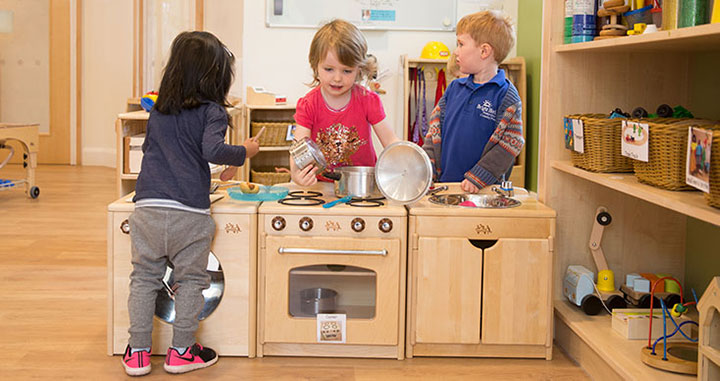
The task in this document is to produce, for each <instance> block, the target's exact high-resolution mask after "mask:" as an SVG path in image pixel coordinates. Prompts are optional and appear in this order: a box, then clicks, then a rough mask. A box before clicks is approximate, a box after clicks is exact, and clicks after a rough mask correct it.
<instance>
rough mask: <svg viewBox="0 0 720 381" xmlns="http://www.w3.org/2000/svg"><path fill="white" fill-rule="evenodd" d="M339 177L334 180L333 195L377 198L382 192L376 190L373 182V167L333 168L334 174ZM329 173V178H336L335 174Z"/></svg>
mask: <svg viewBox="0 0 720 381" xmlns="http://www.w3.org/2000/svg"><path fill="white" fill-rule="evenodd" d="M337 174H339V175H340V177H339V179H338V180H336V181H335V196H337V197H345V196H353V197H357V198H378V197H382V194H381V193H380V192H379V191H378V188H377V184H376V183H375V168H374V167H339V168H335V174H334V175H337ZM334 175H330V177H329V178H333V179H336V178H337V176H334Z"/></svg>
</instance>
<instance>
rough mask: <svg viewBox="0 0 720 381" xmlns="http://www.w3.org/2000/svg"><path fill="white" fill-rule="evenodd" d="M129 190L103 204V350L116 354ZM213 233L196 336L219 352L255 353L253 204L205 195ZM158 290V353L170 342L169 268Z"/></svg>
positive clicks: (126, 262) (125, 278)
mask: <svg viewBox="0 0 720 381" xmlns="http://www.w3.org/2000/svg"><path fill="white" fill-rule="evenodd" d="M132 196H133V194H130V195H127V196H124V197H122V198H120V199H119V200H117V201H115V202H113V203H112V204H110V205H109V206H108V325H107V335H108V339H107V344H108V349H107V351H108V354H109V355H112V354H122V353H123V352H124V351H125V346H126V345H127V341H128V337H129V336H128V332H127V330H128V327H129V317H128V307H127V304H128V293H129V285H130V272H131V271H132V264H131V261H130V259H131V254H130V224H129V221H128V218H129V217H130V214H131V213H132V211H133V210H134V205H135V204H133V203H132ZM211 201H213V203H212V205H211V213H212V215H213V218H214V219H215V224H216V232H215V238H214V240H213V245H212V248H211V249H210V250H211V257H210V260H209V263H208V273H210V275H211V278H212V281H211V286H210V288H209V289H207V290H205V291H204V292H203V296H204V297H205V307H204V308H203V311H202V312H201V314H200V318H201V319H203V320H202V322H201V324H200V328H199V330H198V331H197V337H198V340H199V341H200V342H201V343H203V344H205V345H207V346H209V347H211V348H213V349H215V350H216V351H217V353H218V354H220V355H223V356H248V357H255V337H256V335H255V326H256V325H255V308H256V300H255V297H256V291H255V287H256V279H255V276H256V272H255V267H256V253H257V250H256V239H257V234H256V227H257V207H258V204H259V203H258V202H239V201H233V200H231V199H230V198H229V197H227V195H225V194H224V193H221V194H213V195H211ZM163 285H164V288H163V289H161V290H160V291H159V292H158V300H157V306H156V310H155V317H156V318H155V319H154V326H153V348H152V353H157V354H163V353H165V351H166V350H167V348H168V346H169V345H170V343H171V340H172V325H171V324H170V322H171V321H172V319H173V318H174V309H173V305H174V304H173V302H172V300H173V299H172V295H173V291H172V290H173V278H172V269H171V267H170V266H168V271H167V272H166V274H165V277H164V279H163Z"/></svg>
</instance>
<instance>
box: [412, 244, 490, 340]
mask: <svg viewBox="0 0 720 381" xmlns="http://www.w3.org/2000/svg"><path fill="white" fill-rule="evenodd" d="M482 264H483V263H482V250H481V249H479V248H477V247H475V246H473V245H472V244H471V243H470V242H469V241H468V240H467V239H464V238H436V237H423V238H420V240H419V243H418V251H417V295H418V296H420V297H418V299H417V303H416V307H415V316H417V319H416V321H417V322H416V326H415V337H416V341H417V342H418V343H459V344H478V343H479V342H480V298H481V293H480V292H481V288H482Z"/></svg>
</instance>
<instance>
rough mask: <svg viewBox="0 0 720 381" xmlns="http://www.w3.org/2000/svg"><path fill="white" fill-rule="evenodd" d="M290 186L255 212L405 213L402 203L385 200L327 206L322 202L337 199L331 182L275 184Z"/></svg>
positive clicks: (323, 213)
mask: <svg viewBox="0 0 720 381" xmlns="http://www.w3.org/2000/svg"><path fill="white" fill-rule="evenodd" d="M278 185H280V186H285V187H288V188H289V189H290V193H289V194H288V197H286V198H285V199H284V200H281V201H282V202H280V201H271V202H263V203H262V205H261V206H260V208H259V209H258V213H265V214H303V215H356V216H406V215H407V209H406V208H405V206H404V205H402V204H399V203H396V202H393V201H390V200H387V199H372V200H367V199H366V200H354V201H353V202H352V203H353V204H354V206H353V205H347V204H342V203H338V204H336V205H334V206H333V207H330V208H323V204H325V203H329V202H331V201H334V200H337V199H338V197H335V191H334V187H333V184H332V183H326V182H318V183H317V184H315V185H313V186H311V187H300V186H298V185H296V184H293V183H287V184H278Z"/></svg>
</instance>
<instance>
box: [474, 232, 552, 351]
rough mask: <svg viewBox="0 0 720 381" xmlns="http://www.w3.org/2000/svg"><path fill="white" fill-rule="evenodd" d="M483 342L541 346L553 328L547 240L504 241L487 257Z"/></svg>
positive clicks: (487, 253) (549, 260) (550, 270)
mask: <svg viewBox="0 0 720 381" xmlns="http://www.w3.org/2000/svg"><path fill="white" fill-rule="evenodd" d="M483 257H484V258H483V267H484V271H483V272H484V277H483V287H482V290H483V291H482V293H483V311H482V342H483V343H484V344H538V345H542V344H545V343H546V342H547V338H548V329H549V327H550V310H551V303H550V282H548V280H549V279H551V277H552V267H551V266H552V260H551V254H550V250H549V246H548V240H547V239H500V240H498V241H497V243H496V244H495V245H493V246H491V247H489V248H487V249H485V252H484V255H483Z"/></svg>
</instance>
